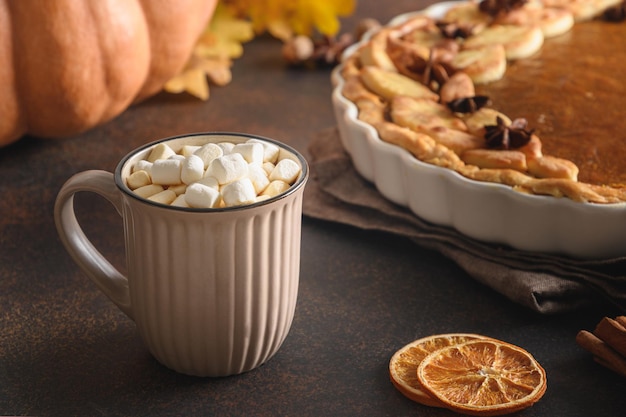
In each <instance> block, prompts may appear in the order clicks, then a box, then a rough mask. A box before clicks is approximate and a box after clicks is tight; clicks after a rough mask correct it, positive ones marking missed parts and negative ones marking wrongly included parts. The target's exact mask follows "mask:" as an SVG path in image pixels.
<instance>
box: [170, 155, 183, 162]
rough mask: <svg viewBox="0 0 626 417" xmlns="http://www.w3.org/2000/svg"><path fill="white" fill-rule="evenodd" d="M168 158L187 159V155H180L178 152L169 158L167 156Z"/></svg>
mask: <svg viewBox="0 0 626 417" xmlns="http://www.w3.org/2000/svg"><path fill="white" fill-rule="evenodd" d="M167 159H178V160H179V161H184V160H185V156H184V155H179V154H176V155H172V156H170V157H169V158H167Z"/></svg>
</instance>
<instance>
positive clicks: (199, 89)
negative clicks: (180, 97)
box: [163, 68, 209, 100]
mask: <svg viewBox="0 0 626 417" xmlns="http://www.w3.org/2000/svg"><path fill="white" fill-rule="evenodd" d="M163 88H164V90H165V91H167V92H168V93H182V92H185V91H186V92H188V93H189V94H191V95H193V96H195V97H198V98H199V99H201V100H208V98H209V84H208V83H207V80H206V75H205V73H204V71H202V70H201V69H200V68H190V69H188V70H185V71H183V72H182V73H181V74H178V75H177V76H175V77H174V78H172V79H170V80H169V81H168V82H167V83H165V86H164V87H163Z"/></svg>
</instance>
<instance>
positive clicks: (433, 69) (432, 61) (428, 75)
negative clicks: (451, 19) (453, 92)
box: [422, 39, 459, 92]
mask: <svg viewBox="0 0 626 417" xmlns="http://www.w3.org/2000/svg"><path fill="white" fill-rule="evenodd" d="M458 50H459V44H458V43H457V42H455V41H454V40H452V39H445V40H443V41H441V42H439V43H437V44H436V45H434V46H433V47H432V48H430V54H429V56H428V61H427V62H426V66H425V68H424V70H423V73H422V83H423V84H424V85H426V86H428V87H429V88H430V89H431V90H433V91H435V92H437V91H439V88H441V86H442V85H443V84H444V83H445V82H446V81H448V79H449V78H450V76H451V75H452V74H453V73H454V69H453V68H452V65H450V62H451V61H452V59H453V58H454V56H455V55H456V54H457V52H458Z"/></svg>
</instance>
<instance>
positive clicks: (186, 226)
mask: <svg viewBox="0 0 626 417" xmlns="http://www.w3.org/2000/svg"><path fill="white" fill-rule="evenodd" d="M302 190H303V188H301V189H300V190H299V191H298V192H296V193H292V194H290V195H287V196H285V197H283V198H280V199H277V200H276V201H273V202H271V203H268V204H265V205H260V206H256V207H251V208H246V209H242V210H234V211H221V212H214V213H198V212H185V211H173V210H170V209H168V208H163V207H158V206H155V205H151V204H146V203H145V202H143V201H141V200H137V199H132V198H127V201H126V204H125V205H124V211H125V213H124V216H123V217H124V219H125V229H126V248H127V263H128V282H129V288H130V296H131V305H132V311H133V318H134V320H135V322H136V323H137V327H138V330H139V333H140V335H141V337H142V339H143V340H144V342H145V344H146V345H147V347H148V349H149V350H150V352H151V353H152V354H153V355H154V356H155V357H156V358H157V360H159V361H160V362H161V363H163V364H164V365H166V366H168V367H170V368H172V369H174V370H176V371H178V372H182V373H186V374H192V375H200V376H225V375H232V374H238V373H241V372H245V371H248V370H251V369H254V368H256V367H257V366H259V365H261V364H262V363H264V362H265V361H267V360H268V359H269V358H270V357H271V356H273V355H274V353H276V351H277V350H278V348H279V347H280V346H281V344H282V343H283V341H284V340H285V337H286V336H287V333H288V332H289V328H290V326H291V322H292V320H293V316H294V312H295V307H296V300H297V293H298V280H299V268H300V234H301V233H300V230H301V212H302V209H301V205H302Z"/></svg>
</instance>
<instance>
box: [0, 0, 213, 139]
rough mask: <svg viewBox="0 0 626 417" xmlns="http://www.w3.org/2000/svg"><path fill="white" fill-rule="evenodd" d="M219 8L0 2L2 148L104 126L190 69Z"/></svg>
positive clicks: (105, 0)
mask: <svg viewBox="0 0 626 417" xmlns="http://www.w3.org/2000/svg"><path fill="white" fill-rule="evenodd" d="M216 2H217V0H95V1H91V0H45V1H40V0H18V1H15V0H0V89H1V90H0V146H5V145H7V144H9V143H12V142H14V141H16V140H18V139H19V138H20V137H21V136H23V135H24V134H26V133H28V134H32V135H34V136H39V137H46V138H55V137H66V136H70V135H75V134H77V133H80V132H83V131H85V130H87V129H89V128H92V127H94V126H96V125H98V124H101V123H104V122H106V121H108V120H110V119H112V118H114V117H116V116H117V115H119V114H120V113H122V112H123V111H124V110H126V109H127V108H128V107H129V106H130V105H131V104H133V103H135V102H137V101H140V100H142V99H144V98H146V97H149V96H150V95H153V94H155V93H157V92H158V91H159V90H160V89H161V88H162V86H163V84H164V83H165V82H166V81H167V80H168V79H169V78H171V77H172V76H173V75H175V74H177V73H178V72H179V71H180V70H181V69H182V68H183V66H184V65H185V63H186V61H187V59H188V58H189V55H190V54H191V51H192V49H193V47H194V44H195V42H196V40H197V38H198V37H199V36H200V34H201V32H202V31H203V29H204V28H205V26H206V24H207V23H208V21H209V19H210V17H211V16H212V14H213V11H214V8H215V5H216Z"/></svg>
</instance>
